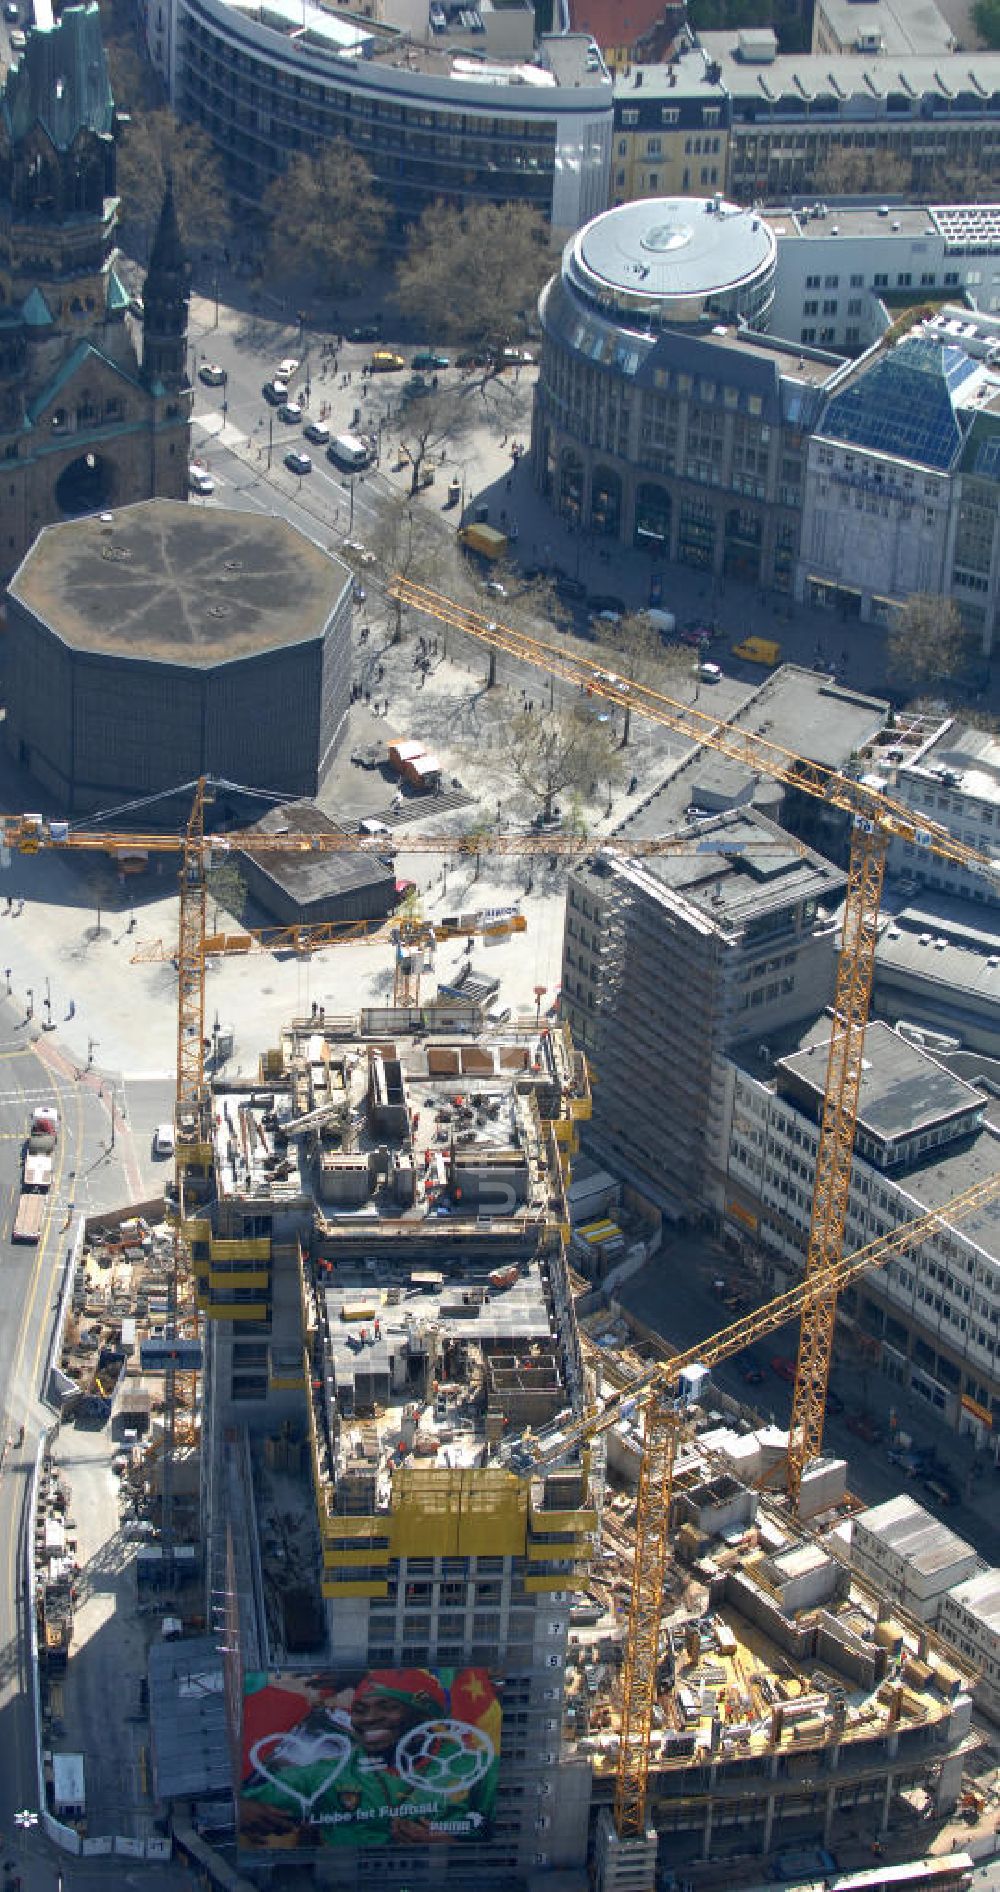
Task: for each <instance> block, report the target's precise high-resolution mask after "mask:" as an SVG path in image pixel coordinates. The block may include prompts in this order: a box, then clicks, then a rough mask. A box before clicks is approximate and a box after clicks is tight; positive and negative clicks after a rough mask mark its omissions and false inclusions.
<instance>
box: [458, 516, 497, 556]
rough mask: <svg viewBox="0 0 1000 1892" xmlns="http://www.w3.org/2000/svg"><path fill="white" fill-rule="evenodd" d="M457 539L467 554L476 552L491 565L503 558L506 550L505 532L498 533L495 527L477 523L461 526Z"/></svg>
mask: <svg viewBox="0 0 1000 1892" xmlns="http://www.w3.org/2000/svg"><path fill="white" fill-rule="evenodd" d="M458 537H459V541H460V543H461V544H462V545H464V547H465V549H466V551H467V552H478V554H479V556H480V558H486V559H489V561H490V563H491V564H492V563H493V561H494V560H495V559H498V558H503V556H504V553H505V552H506V550H507V534H506V532H498V531H497V528H496V526H486V525H480V524H479V522H478V521H477V522H476V524H475V525H471V526H463V527H462V529H461V531H460V532H459V535H458Z"/></svg>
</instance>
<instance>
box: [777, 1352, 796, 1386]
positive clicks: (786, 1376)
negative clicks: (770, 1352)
mask: <svg viewBox="0 0 1000 1892" xmlns="http://www.w3.org/2000/svg"><path fill="white" fill-rule="evenodd" d="M771 1372H772V1373H776V1374H777V1375H778V1378H779V1380H787V1381H788V1382H789V1385H791V1386H794V1384H795V1361H794V1360H789V1359H787V1358H786V1356H785V1355H784V1354H783V1353H776V1354H775V1356H774V1358H773V1360H772V1361H771Z"/></svg>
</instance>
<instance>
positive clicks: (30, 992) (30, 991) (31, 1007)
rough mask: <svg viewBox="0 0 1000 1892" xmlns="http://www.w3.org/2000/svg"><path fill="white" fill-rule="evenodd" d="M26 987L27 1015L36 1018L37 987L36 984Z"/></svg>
mask: <svg viewBox="0 0 1000 1892" xmlns="http://www.w3.org/2000/svg"><path fill="white" fill-rule="evenodd" d="M25 989H26V992H27V998H28V1011H27V1017H28V1018H34V1016H35V988H34V986H31V985H29V986H27V987H26V988H25Z"/></svg>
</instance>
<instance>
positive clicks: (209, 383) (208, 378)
mask: <svg viewBox="0 0 1000 1892" xmlns="http://www.w3.org/2000/svg"><path fill="white" fill-rule="evenodd" d="M198 379H199V381H204V383H205V386H206V388H222V387H225V384H226V371H225V368H220V367H219V364H218V362H217V361H203V362H202V364H201V367H200V368H199V370H198Z"/></svg>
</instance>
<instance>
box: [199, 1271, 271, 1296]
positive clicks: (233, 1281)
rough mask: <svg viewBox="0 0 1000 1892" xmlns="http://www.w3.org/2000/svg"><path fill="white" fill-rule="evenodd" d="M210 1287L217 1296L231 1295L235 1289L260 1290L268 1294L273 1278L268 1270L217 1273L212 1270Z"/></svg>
mask: <svg viewBox="0 0 1000 1892" xmlns="http://www.w3.org/2000/svg"><path fill="white" fill-rule="evenodd" d="M208 1285H209V1287H210V1288H211V1289H212V1290H213V1291H214V1293H216V1294H226V1293H231V1292H232V1291H233V1290H234V1289H235V1288H259V1289H260V1291H261V1293H262V1294H266V1293H267V1290H268V1288H269V1287H270V1285H271V1277H270V1274H269V1273H268V1271H267V1269H266V1268H226V1269H224V1270H223V1271H222V1272H216V1273H213V1272H212V1271H211V1270H210V1271H209V1276H208Z"/></svg>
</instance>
